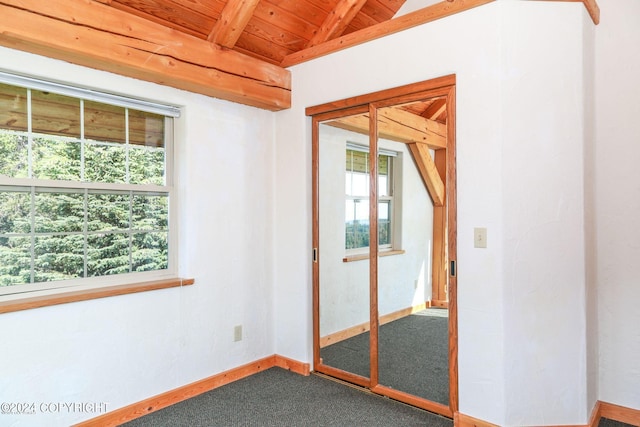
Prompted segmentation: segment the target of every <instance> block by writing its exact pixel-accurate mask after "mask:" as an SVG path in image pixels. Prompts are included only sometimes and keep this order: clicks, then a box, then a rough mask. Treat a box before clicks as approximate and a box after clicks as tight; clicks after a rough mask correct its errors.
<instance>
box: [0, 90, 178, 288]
mask: <svg viewBox="0 0 640 427" xmlns="http://www.w3.org/2000/svg"><path fill="white" fill-rule="evenodd" d="M171 121H172V118H170V117H165V116H163V115H160V114H156V113H149V112H144V111H138V110H134V109H131V108H127V107H121V106H116V105H110V104H107V103H101V102H96V101H93V100H84V99H79V98H75V97H71V96H66V95H60V94H56V93H51V92H44V91H41V90H37V89H29V88H24V87H18V86H13V85H9V84H3V83H0V294H7V293H16V292H23V291H27V290H38V289H49V288H53V287H60V286H68V285H70V284H83V283H84V284H87V283H88V282H87V279H89V278H92V277H96V276H110V275H121V274H130V273H141V272H148V271H155V272H158V271H165V272H166V271H167V270H168V268H169V259H170V257H169V200H170V193H171V187H170V182H168V178H167V177H170V170H168V169H169V168H168V165H170V164H171V162H170V153H171V150H170V148H171V140H170V129H171V126H172V122H171ZM62 281H64V282H62ZM69 281H73V282H69Z"/></svg>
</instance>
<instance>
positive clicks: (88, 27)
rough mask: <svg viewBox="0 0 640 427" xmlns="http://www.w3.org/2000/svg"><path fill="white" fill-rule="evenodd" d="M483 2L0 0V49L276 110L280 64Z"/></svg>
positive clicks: (285, 102)
mask: <svg viewBox="0 0 640 427" xmlns="http://www.w3.org/2000/svg"><path fill="white" fill-rule="evenodd" d="M492 1H494V0H441V1H439V2H437V3H433V1H431V0H428V1H427V0H425V4H428V5H429V6H427V7H425V8H423V9H419V10H417V11H414V12H411V13H408V14H405V15H403V16H400V17H398V18H395V19H394V18H393V17H394V15H396V13H397V12H398V10H399V9H400V7H401V6H402V5H403V4H404V2H405V0H64V1H62V0H58V1H49V0H0V45H3V46H7V47H11V48H14V49H19V50H25V51H28V52H32V53H36V54H39V55H44V56H48V57H51V58H56V59H62V60H65V61H69V62H73V63H76V64H80V65H84V66H88V67H92V68H97V69H101V70H105V71H110V72H114V73H118V74H122V75H126V76H130V77H134V78H139V79H143V80H148V81H152V82H155V83H159V84H163V85H168V86H173V87H177V88H179V89H185V90H189V91H193V92H197V93H202V94H205V95H209V96H214V97H219V98H222V99H226V100H230V101H234V102H239V103H243V104H247V105H252V106H256V107H259V108H265V109H269V110H274V111H277V110H281V109H286V108H289V107H290V105H291V93H290V92H291V78H290V72H289V71H288V70H287V69H286V67H288V66H291V65H294V64H298V63H300V62H304V61H307V60H309V59H313V58H316V57H318V56H321V55H326V54H328V53H331V52H335V51H337V50H341V49H345V48H348V47H350V46H354V45H356V44H359V43H364V42H366V41H369V40H372V39H375V38H378V37H383V36H385V35H388V34H392V33H395V32H398V31H402V30H404V29H407V28H410V27H413V26H416V25H421V24H424V23H427V22H430V21H434V20H436V19H440V18H443V17H446V16H450V15H453V14H455V13H459V12H463V11H465V10H468V9H471V8H473V7H477V6H481V5H483V4H486V3H490V2H492ZM552 1H575V2H582V3H584V5H585V6H586V8H587V10H588V12H589V13H590V14H591V16H592V18H593V20H594V22H596V23H597V22H598V19H599V9H598V6H597V4H596V1H595V0H552Z"/></svg>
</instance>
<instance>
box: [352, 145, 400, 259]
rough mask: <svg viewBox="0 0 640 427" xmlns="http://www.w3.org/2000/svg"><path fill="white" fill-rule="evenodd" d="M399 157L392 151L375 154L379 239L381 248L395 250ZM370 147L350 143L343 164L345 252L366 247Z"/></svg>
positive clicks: (367, 241)
mask: <svg viewBox="0 0 640 427" xmlns="http://www.w3.org/2000/svg"><path fill="white" fill-rule="evenodd" d="M398 162H400V157H399V156H398V153H397V152H395V151H388V150H379V155H378V189H379V195H378V242H379V248H380V250H381V251H390V250H393V249H398V248H396V247H395V245H394V241H397V240H398V239H395V236H394V234H395V233H394V230H397V229H398V225H399V224H396V222H397V221H399V220H400V217H401V216H400V215H399V214H398V211H399V207H398V206H397V203H394V196H396V195H395V194H394V191H398V189H399V188H400V187H399V186H396V185H394V183H395V181H396V179H395V178H394V171H395V169H397V168H399V165H398V164H397V163H398ZM369 176H370V168H369V149H368V147H366V146H361V145H356V144H352V143H349V144H347V149H346V167H345V250H346V253H347V255H353V254H360V253H367V252H368V249H369V179H370V178H369Z"/></svg>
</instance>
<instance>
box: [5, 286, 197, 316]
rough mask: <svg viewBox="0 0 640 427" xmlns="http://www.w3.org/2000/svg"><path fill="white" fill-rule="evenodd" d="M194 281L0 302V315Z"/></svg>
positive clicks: (103, 288) (74, 292)
mask: <svg viewBox="0 0 640 427" xmlns="http://www.w3.org/2000/svg"><path fill="white" fill-rule="evenodd" d="M194 283H195V280H194V279H182V278H179V277H177V278H174V279H164V280H153V281H149V282H142V283H132V284H125V285H114V286H106V287H101V288H94V289H83V290H73V289H72V290H68V291H64V292H59V293H53V294H50V295H42V296H36V297H25V298H20V299H13V300H7V301H2V302H0V314H2V313H11V312H13V311H21V310H29V309H32V308H40V307H48V306H50V305H58V304H67V303H70V302H79V301H87V300H92V299H98V298H107V297H113V296H116V295H126V294H134V293H137V292H146V291H154V290H157V289H168V288H178V287H182V286H188V285H193V284H194Z"/></svg>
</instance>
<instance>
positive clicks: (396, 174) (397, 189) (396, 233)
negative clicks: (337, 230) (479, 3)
mask: <svg viewBox="0 0 640 427" xmlns="http://www.w3.org/2000/svg"><path fill="white" fill-rule="evenodd" d="M347 150H353V151H360V152H364V153H369V147H368V146H366V145H361V144H358V143H355V142H350V141H347V143H346V148H345V154H346V152H347ZM378 155H385V156H388V157H389V161H390V163H391V164H390V174H389V179H390V180H391V186H390V189H389V190H390V191H389V193H390V194H389V195H387V196H378V203H380V202H384V201H388V202H389V203H390V204H391V209H390V213H389V215H390V218H389V221H390V231H391V239H390V242H389V243H388V244H383V245H378V249H379V251H380V252H391V251H396V250H400V242H401V239H400V236H401V218H402V215H401V200H402V194H401V192H402V179H401V177H402V153H401V152H398V151H394V150H389V149H385V148H378ZM346 173H347V171H346V170H345V179H346ZM369 174H370V173H369V172H367V176H368V175H369ZM355 199H359V200H365V199H366V200H367V201H369V195H368V194H367V196H366V197H364V196H350V195H348V194H346V192H345V201H347V200H355ZM345 227H346V224H345ZM344 250H345V255H346V256H347V257H349V256H354V255H362V254H366V253H369V246H362V247H359V248H351V249H347V248H346V241H345V249H344Z"/></svg>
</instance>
